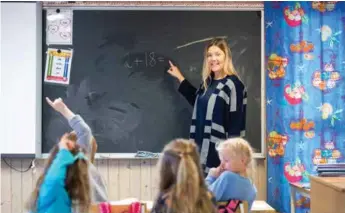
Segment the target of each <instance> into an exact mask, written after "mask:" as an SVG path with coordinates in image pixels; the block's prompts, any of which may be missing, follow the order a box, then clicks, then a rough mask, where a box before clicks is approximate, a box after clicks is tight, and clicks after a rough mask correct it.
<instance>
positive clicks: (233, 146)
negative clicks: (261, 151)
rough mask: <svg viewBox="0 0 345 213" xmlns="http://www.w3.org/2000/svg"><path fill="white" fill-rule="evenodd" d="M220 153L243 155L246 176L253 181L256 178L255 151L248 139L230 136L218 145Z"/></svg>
mask: <svg viewBox="0 0 345 213" xmlns="http://www.w3.org/2000/svg"><path fill="white" fill-rule="evenodd" d="M217 151H218V153H219V154H222V155H226V156H228V157H230V158H236V157H241V158H242V159H244V160H245V165H246V174H245V175H246V176H247V177H248V178H249V179H250V180H251V181H252V182H253V181H254V178H255V166H256V164H255V160H254V158H253V155H254V152H253V149H252V147H251V146H250V144H249V143H248V141H246V140H245V139H243V138H239V137H238V138H230V139H227V140H226V141H224V142H221V143H220V144H219V145H218V146H217Z"/></svg>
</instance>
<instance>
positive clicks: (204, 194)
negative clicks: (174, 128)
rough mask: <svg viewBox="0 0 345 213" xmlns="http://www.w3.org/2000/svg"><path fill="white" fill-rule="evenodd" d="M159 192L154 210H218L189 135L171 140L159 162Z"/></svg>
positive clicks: (163, 212) (186, 212)
mask: <svg viewBox="0 0 345 213" xmlns="http://www.w3.org/2000/svg"><path fill="white" fill-rule="evenodd" d="M158 166H159V173H160V180H159V193H158V196H157V198H156V200H155V202H154V206H153V208H152V213H180V212H181V213H182V212H183V213H216V212H217V209H216V205H215V202H212V194H211V193H210V192H209V191H208V190H207V187H206V185H205V182H204V176H203V173H202V169H201V166H200V160H199V154H198V151H197V146H196V144H195V143H194V142H192V141H189V140H186V139H176V140H173V141H171V142H170V143H169V144H167V145H166V146H165V148H164V149H163V153H162V156H161V157H160V159H159V162H158Z"/></svg>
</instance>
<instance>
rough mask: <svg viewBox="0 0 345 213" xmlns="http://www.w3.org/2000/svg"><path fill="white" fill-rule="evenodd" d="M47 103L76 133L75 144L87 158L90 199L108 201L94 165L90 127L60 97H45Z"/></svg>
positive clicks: (93, 140)
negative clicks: (53, 98) (52, 99)
mask: <svg viewBox="0 0 345 213" xmlns="http://www.w3.org/2000/svg"><path fill="white" fill-rule="evenodd" d="M46 101H47V103H48V104H49V105H50V106H51V107H52V108H53V109H54V110H55V111H57V112H59V113H60V114H61V115H63V116H64V117H65V118H66V119H67V121H68V123H69V125H70V126H71V128H72V129H73V131H72V132H71V133H72V134H75V135H76V144H78V145H79V146H80V147H81V148H82V149H83V151H84V152H85V155H86V156H87V158H88V159H89V162H90V164H89V179H90V187H91V200H92V202H93V203H100V202H106V201H108V196H107V190H106V186H105V184H104V181H103V179H102V177H101V175H100V174H99V172H98V170H97V168H96V167H95V166H94V164H93V163H94V158H95V153H96V151H97V142H96V139H95V138H94V137H93V135H92V131H91V129H90V127H89V126H88V125H87V124H86V123H85V121H84V120H83V118H82V117H81V116H80V115H76V114H74V113H73V112H72V111H71V110H70V109H69V108H68V107H67V106H66V104H65V103H64V102H63V100H62V99H61V98H57V99H55V100H54V101H51V100H50V99H49V98H46Z"/></svg>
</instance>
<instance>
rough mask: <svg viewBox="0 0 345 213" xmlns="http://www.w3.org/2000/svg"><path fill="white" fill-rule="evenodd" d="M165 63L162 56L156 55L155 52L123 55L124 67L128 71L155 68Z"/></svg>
mask: <svg viewBox="0 0 345 213" xmlns="http://www.w3.org/2000/svg"><path fill="white" fill-rule="evenodd" d="M165 61H166V60H165V58H164V57H163V56H159V55H156V53H155V52H143V53H127V54H126V55H124V66H125V67H126V68H128V69H132V68H138V67H141V68H142V67H145V68H150V67H155V66H156V65H157V64H161V63H164V62H165Z"/></svg>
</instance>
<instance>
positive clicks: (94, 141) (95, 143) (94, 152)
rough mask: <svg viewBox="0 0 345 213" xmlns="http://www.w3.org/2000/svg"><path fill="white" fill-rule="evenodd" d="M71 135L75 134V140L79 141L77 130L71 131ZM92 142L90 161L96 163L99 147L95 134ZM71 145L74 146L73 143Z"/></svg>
mask: <svg viewBox="0 0 345 213" xmlns="http://www.w3.org/2000/svg"><path fill="white" fill-rule="evenodd" d="M69 135H74V136H75V142H76V141H77V134H76V132H75V131H71V132H70V133H69ZM90 143H91V153H90V162H91V163H94V162H95V155H96V152H97V148H98V145H97V141H96V139H95V137H93V136H92V137H91V141H90ZM74 144H75V143H74ZM71 145H72V146H73V143H72V144H71Z"/></svg>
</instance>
